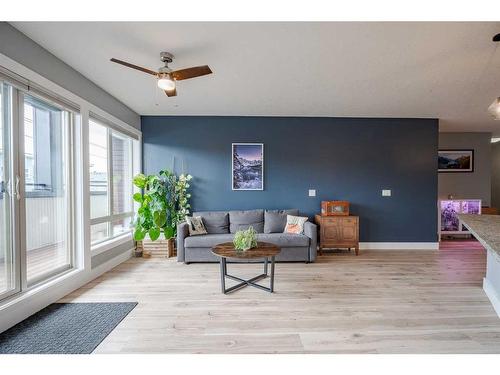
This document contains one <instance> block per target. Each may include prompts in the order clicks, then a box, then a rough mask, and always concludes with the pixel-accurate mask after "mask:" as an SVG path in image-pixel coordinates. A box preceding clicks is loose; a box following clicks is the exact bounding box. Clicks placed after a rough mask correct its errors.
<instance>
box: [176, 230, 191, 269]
mask: <svg viewBox="0 0 500 375" xmlns="http://www.w3.org/2000/svg"><path fill="white" fill-rule="evenodd" d="M187 236H189V227H188V223H179V224H177V261H178V262H184V260H185V256H184V240H185V239H186V237H187Z"/></svg>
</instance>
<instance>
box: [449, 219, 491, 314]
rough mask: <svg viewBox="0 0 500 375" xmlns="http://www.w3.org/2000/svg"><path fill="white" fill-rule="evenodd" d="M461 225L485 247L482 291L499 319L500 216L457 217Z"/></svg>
mask: <svg viewBox="0 0 500 375" xmlns="http://www.w3.org/2000/svg"><path fill="white" fill-rule="evenodd" d="M458 218H459V219H460V221H461V222H462V224H463V225H465V227H466V228H467V229H469V231H470V232H471V233H472V234H473V235H474V237H476V238H477V240H478V241H479V242H481V244H482V245H483V246H484V247H485V249H486V250H487V251H486V253H487V254H486V277H485V278H484V279H483V290H484V292H485V293H486V295H487V296H488V298H489V300H490V302H491V304H492V305H493V308H494V309H495V311H496V313H497V315H498V316H499V317H500V215H466V214H463V215H462V214H461V215H458Z"/></svg>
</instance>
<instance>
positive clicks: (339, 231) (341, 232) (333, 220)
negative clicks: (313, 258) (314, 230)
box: [315, 215, 359, 255]
mask: <svg viewBox="0 0 500 375" xmlns="http://www.w3.org/2000/svg"><path fill="white" fill-rule="evenodd" d="M315 221H316V224H317V225H318V226H319V253H320V255H321V253H322V250H323V249H332V248H333V249H338V248H348V249H352V248H354V249H355V251H356V255H358V254H359V217H358V216H321V215H316V216H315Z"/></svg>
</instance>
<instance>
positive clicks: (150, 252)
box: [136, 238, 176, 258]
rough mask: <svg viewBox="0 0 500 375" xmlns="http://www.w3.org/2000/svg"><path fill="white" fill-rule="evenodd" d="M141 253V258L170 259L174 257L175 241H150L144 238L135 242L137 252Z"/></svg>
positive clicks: (171, 239) (172, 239)
mask: <svg viewBox="0 0 500 375" xmlns="http://www.w3.org/2000/svg"><path fill="white" fill-rule="evenodd" d="M139 249H140V250H141V251H142V257H143V258H170V257H172V256H175V255H176V251H175V239H174V238H170V239H168V240H156V241H151V240H150V239H149V238H145V239H144V240H143V241H138V242H137V250H136V251H138V250H139Z"/></svg>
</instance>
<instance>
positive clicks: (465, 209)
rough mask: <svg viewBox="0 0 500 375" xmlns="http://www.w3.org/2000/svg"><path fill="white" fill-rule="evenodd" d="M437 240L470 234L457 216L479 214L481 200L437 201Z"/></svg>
mask: <svg viewBox="0 0 500 375" xmlns="http://www.w3.org/2000/svg"><path fill="white" fill-rule="evenodd" d="M438 211H439V215H438V233H439V240H441V236H443V235H454V234H470V233H469V231H468V230H467V229H466V228H465V227H464V226H463V225H462V223H461V222H460V219H459V218H458V214H473V215H480V214H481V199H446V200H439V201H438Z"/></svg>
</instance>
